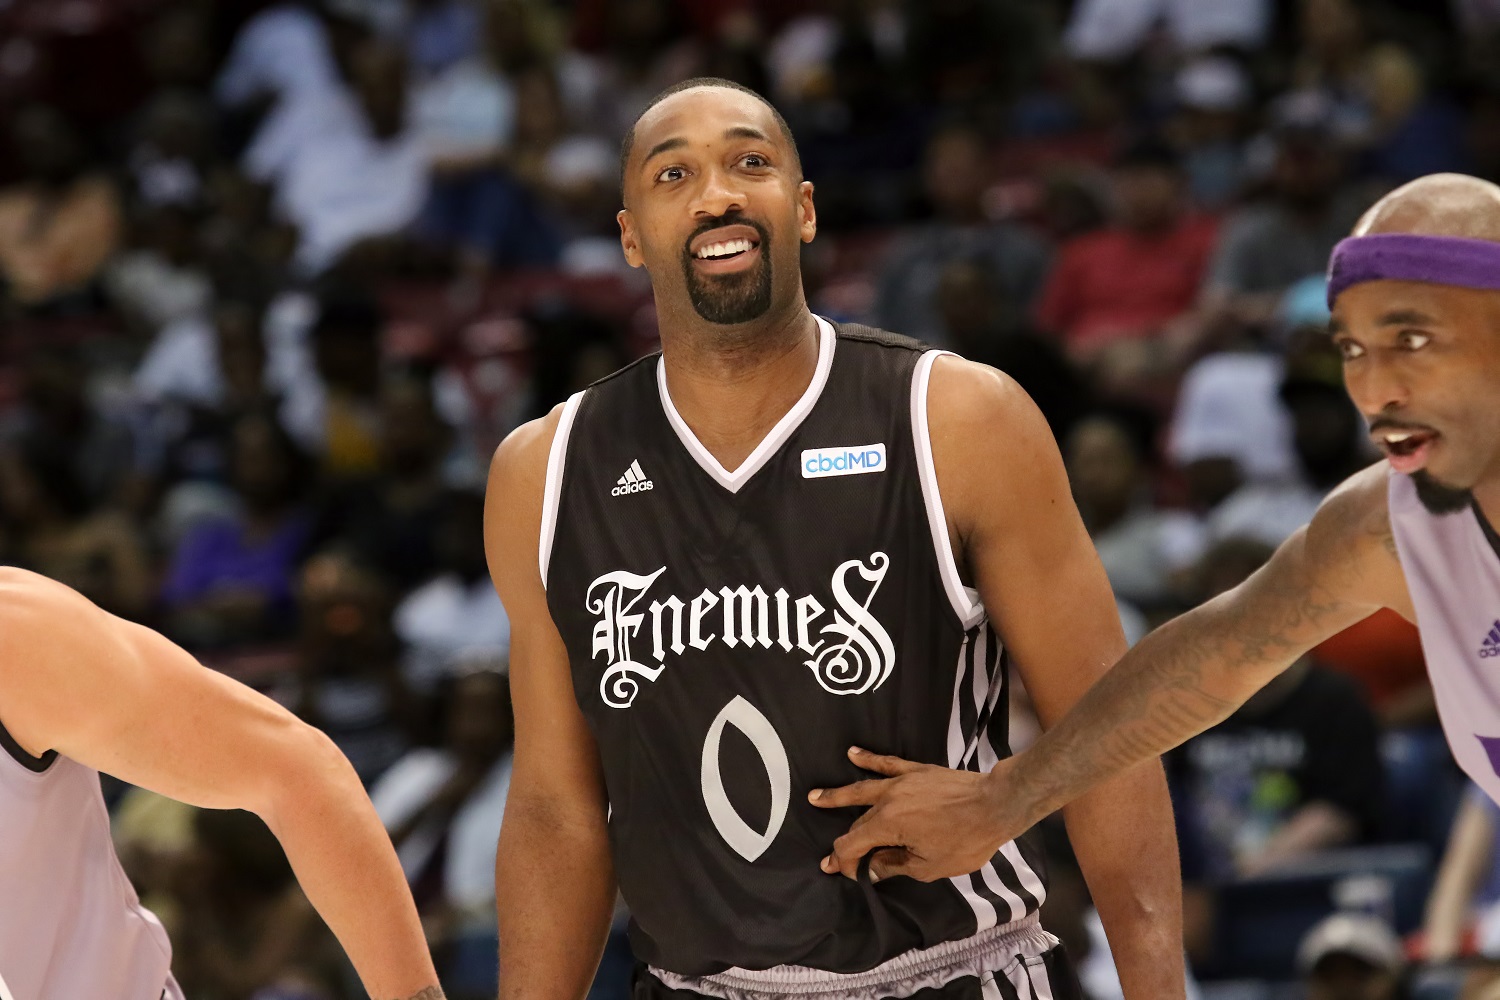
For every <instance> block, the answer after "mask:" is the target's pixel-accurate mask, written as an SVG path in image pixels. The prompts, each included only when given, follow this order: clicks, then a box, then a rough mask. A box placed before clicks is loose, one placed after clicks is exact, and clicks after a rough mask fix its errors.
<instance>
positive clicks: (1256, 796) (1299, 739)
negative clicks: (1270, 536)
mask: <svg viewBox="0 0 1500 1000" xmlns="http://www.w3.org/2000/svg"><path fill="white" fill-rule="evenodd" d="M1271 552H1272V549H1271V548H1270V547H1269V546H1266V545H1263V544H1261V543H1259V542H1254V541H1245V540H1239V539H1229V540H1227V541H1224V542H1220V543H1219V544H1217V545H1215V546H1214V547H1213V548H1211V549H1210V550H1209V551H1208V553H1207V554H1206V555H1205V556H1204V558H1203V560H1202V562H1201V564H1200V566H1199V570H1198V577H1199V579H1198V592H1197V593H1196V595H1195V597H1196V598H1197V599H1198V600H1199V601H1206V600H1209V599H1211V598H1213V597H1214V596H1216V595H1218V594H1220V593H1223V592H1224V591H1226V590H1229V589H1230V588H1232V587H1234V586H1237V585H1238V584H1239V583H1241V582H1242V581H1243V580H1245V579H1246V578H1247V577H1248V576H1250V574H1251V573H1253V572H1254V571H1255V570H1257V569H1259V568H1260V566H1261V565H1262V564H1264V562H1265V560H1266V559H1268V558H1269V557H1270V555H1271ZM1166 763H1167V774H1168V778H1169V780H1170V781H1171V783H1172V785H1173V801H1174V803H1176V804H1177V818H1178V829H1179V839H1180V840H1181V842H1182V845H1183V849H1182V854H1183V880H1184V886H1185V890H1184V893H1185V894H1184V909H1185V912H1186V913H1187V914H1189V918H1188V919H1187V920H1186V921H1185V924H1186V927H1185V931H1184V933H1185V934H1186V936H1187V939H1188V941H1189V952H1190V953H1192V954H1194V956H1195V958H1199V959H1202V958H1204V957H1205V955H1206V953H1207V952H1208V951H1209V949H1210V948H1211V946H1210V944H1209V942H1210V941H1211V940H1212V926H1213V921H1214V898H1215V897H1214V886H1215V885H1217V884H1221V883H1223V882H1226V881H1232V880H1234V879H1237V878H1243V877H1253V876H1256V875H1263V874H1266V873H1269V872H1274V871H1275V870H1276V869H1277V868H1278V867H1280V866H1282V865H1285V864H1287V863H1289V862H1293V861H1296V860H1299V859H1302V858H1306V857H1307V856H1308V855H1310V854H1312V853H1313V852H1316V851H1319V850H1324V849H1327V848H1333V847H1341V846H1344V845H1348V844H1357V843H1360V842H1362V841H1365V840H1367V839H1368V838H1370V837H1371V836H1373V835H1374V833H1375V832H1376V830H1377V825H1378V823H1379V821H1380V814H1381V802H1382V774H1381V763H1380V755H1379V749H1378V745H1377V728H1376V725H1375V719H1374V716H1373V715H1372V714H1371V712H1370V709H1369V706H1368V705H1366V704H1365V702H1364V700H1363V698H1362V697H1361V696H1360V693H1359V690H1358V688H1357V687H1356V686H1355V685H1354V683H1353V682H1352V681H1350V680H1348V679H1347V678H1345V677H1343V676H1341V675H1339V674H1335V673H1332V672H1330V671H1326V670H1323V669H1322V668H1320V667H1317V666H1314V665H1313V664H1312V663H1311V661H1310V660H1308V659H1306V658H1304V659H1302V660H1300V661H1299V662H1298V663H1296V664H1295V665H1293V666H1292V667H1291V668H1289V669H1288V670H1287V671H1285V672H1284V673H1282V674H1281V675H1279V676H1278V677H1277V678H1276V679H1275V680H1274V681H1272V682H1271V683H1270V684H1268V685H1266V687H1265V688H1264V690H1262V691H1260V692H1259V693H1258V694H1256V696H1255V697H1254V698H1252V699H1251V700H1250V701H1248V702H1246V703H1245V705H1244V706H1243V707H1242V708H1240V709H1239V710H1238V711H1236V712H1235V713H1234V714H1233V715H1231V716H1230V717H1229V718H1228V719H1226V720H1224V722H1222V723H1220V724H1219V725H1218V726H1216V727H1214V728H1213V729H1210V730H1208V731H1207V732H1205V733H1203V734H1202V735H1201V736H1197V737H1195V738H1193V739H1192V740H1189V741H1188V742H1187V743H1185V744H1184V745H1183V746H1181V747H1179V748H1178V749H1177V750H1174V751H1172V753H1170V754H1169V755H1168V756H1167V759H1166Z"/></svg>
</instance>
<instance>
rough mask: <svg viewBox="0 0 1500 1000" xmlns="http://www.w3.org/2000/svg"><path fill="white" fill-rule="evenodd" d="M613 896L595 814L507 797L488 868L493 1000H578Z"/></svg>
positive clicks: (600, 945)
mask: <svg viewBox="0 0 1500 1000" xmlns="http://www.w3.org/2000/svg"><path fill="white" fill-rule="evenodd" d="M615 891H616V890H615V876H614V862H613V859H612V857H611V855H610V850H609V837H608V832H607V830H606V828H605V823H604V816H603V815H602V813H601V814H600V815H598V816H593V815H591V814H585V815H582V816H580V815H578V814H577V813H576V812H573V811H570V810H566V809H560V808H558V807H557V806H556V804H553V803H548V802H547V801H545V799H542V798H536V799H534V798H529V797H525V796H521V797H518V796H517V795H516V794H515V793H514V791H513V793H512V796H511V800H510V802H508V803H507V805H506V812H505V825H504V828H503V829H502V831H501V834H500V846H499V850H498V853H497V857H496V861H495V900H496V906H497V909H498V917H499V925H500V1000H568V998H573V1000H581V998H582V997H584V996H585V995H586V994H587V993H588V991H589V987H590V986H591V985H592V983H593V981H594V975H595V973H596V971H597V970H598V967H599V957H600V955H601V954H603V952H604V942H605V939H606V938H607V937H608V936H609V924H610V919H611V917H612V916H613V914H614V905H615Z"/></svg>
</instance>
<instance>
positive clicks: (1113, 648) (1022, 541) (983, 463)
mask: <svg viewBox="0 0 1500 1000" xmlns="http://www.w3.org/2000/svg"><path fill="white" fill-rule="evenodd" d="M928 410H929V420H930V428H931V438H932V446H933V457H934V462H935V465H936V469H937V474H938V480H939V487H940V492H941V494H942V497H943V503H944V513H945V515H946V518H947V521H948V529H949V534H950V541H951V544H952V546H953V549H954V551H955V553H956V554H959V555H960V557H961V566H962V569H963V572H964V573H965V575H966V577H967V579H968V580H969V581H970V582H972V584H973V585H975V586H977V588H978V590H979V592H980V596H981V598H982V600H983V602H984V606H985V608H986V609H987V611H988V613H989V615H990V618H991V620H992V621H993V622H994V624H995V626H996V630H997V632H998V634H999V635H1000V636H1001V637H1002V639H1003V640H1004V642H1005V644H1006V648H1007V649H1008V650H1009V651H1010V654H1011V656H1012V657H1013V659H1014V662H1015V664H1016V666H1017V669H1018V671H1019V672H1020V674H1021V677H1022V680H1023V681H1024V683H1025V684H1026V689H1027V691H1028V693H1029V694H1030V695H1031V698H1032V701H1033V703H1034V704H1035V706H1036V709H1037V712H1038V715H1039V717H1040V720H1041V722H1042V724H1043V726H1044V727H1045V726H1051V725H1053V724H1055V723H1056V722H1057V721H1058V720H1059V719H1061V718H1062V717H1063V716H1064V714H1065V713H1066V712H1067V710H1068V709H1069V708H1071V707H1072V705H1073V704H1074V703H1075V702H1077V701H1078V699H1079V698H1080V697H1081V696H1082V695H1083V693H1084V692H1085V691H1086V690H1087V689H1088V687H1089V686H1090V685H1091V684H1092V683H1094V681H1096V680H1097V679H1098V678H1099V677H1100V676H1101V675H1102V674H1103V673H1104V671H1105V670H1106V669H1107V668H1108V667H1109V665H1110V664H1112V663H1114V662H1115V661H1116V660H1117V659H1118V658H1119V657H1120V655H1121V653H1122V652H1123V651H1124V649H1125V639H1124V635H1123V633H1122V630H1121V627H1120V622H1119V616H1118V612H1117V611H1116V607H1115V601H1114V597H1113V595H1112V593H1111V591H1110V588H1109V581H1108V579H1107V577H1106V576H1105V574H1104V569H1103V567H1102V566H1101V565H1100V563H1099V558H1098V556H1097V555H1096V554H1095V552H1094V548H1093V545H1092V543H1091V542H1090V541H1089V537H1088V533H1087V531H1086V530H1085V528H1084V526H1083V522H1082V520H1081V518H1080V517H1079V515H1078V512H1077V509H1076V507H1075V505H1074V503H1073V499H1072V496H1071V493H1070V490H1069V486H1068V481H1067V476H1066V473H1065V472H1064V469H1063V464H1062V459H1061V456H1060V455H1059V454H1058V450H1057V446H1056V444H1055V442H1054V440H1053V437H1052V433H1051V431H1050V430H1049V429H1048V427H1047V424H1046V422H1045V421H1044V420H1043V419H1042V416H1041V414H1040V413H1039V412H1038V411H1037V409H1036V407H1035V405H1034V404H1033V403H1032V402H1031V400H1030V399H1029V398H1028V397H1027V396H1026V395H1025V393H1024V392H1023V391H1021V390H1020V388H1019V387H1018V386H1016V385H1015V383H1014V382H1012V381H1011V380H1010V379H1009V378H1008V377H1006V376H1004V375H1001V374H1000V373H998V372H995V371H994V370H992V369H989V368H986V367H984V366H981V365H977V364H974V363H971V362H967V361H962V360H960V359H957V358H947V357H945V358H941V359H939V361H938V362H937V363H936V365H935V366H934V369H933V375H932V385H931V388H930V393H929V403H928ZM856 763H860V764H861V765H862V766H869V767H870V769H872V770H876V771H885V770H888V769H889V768H888V767H887V763H886V762H883V761H876V760H873V759H866V760H861V759H860V758H859V757H858V756H856ZM900 766H902V765H898V766H897V767H898V768H899V767H900ZM855 787H857V788H858V787H860V786H855ZM988 788H989V784H988V780H987V776H986V775H983V774H977V773H970V772H962V771H950V770H948V769H945V768H923V769H921V770H920V771H918V772H916V773H914V774H910V775H908V776H907V777H905V778H897V779H895V780H889V781H872V782H866V783H863V788H862V789H861V791H862V792H864V793H865V796H864V797H863V799H862V800H865V801H869V802H871V803H872V808H871V809H870V810H869V811H868V812H867V813H865V814H864V817H862V818H861V820H859V821H858V822H857V823H856V829H855V831H854V832H853V833H851V835H850V838H846V839H854V838H858V836H859V833H860V831H861V830H863V829H864V828H866V827H869V826H874V825H877V824H878V825H879V827H882V828H884V829H885V831H886V832H887V833H894V832H895V831H897V830H899V831H900V833H901V834H902V835H903V836H908V835H909V831H908V830H907V829H906V823H907V822H908V819H909V818H914V816H915V815H916V814H917V813H920V814H922V815H924V816H932V817H941V819H939V820H938V822H940V823H942V824H943V825H944V826H945V827H946V828H947V829H948V830H949V831H951V832H952V833H953V834H955V835H957V836H958V837H963V838H966V839H967V840H968V841H969V844H968V845H966V846H965V847H964V848H962V860H961V861H956V862H955V864H954V866H953V869H952V871H949V870H946V868H945V869H943V870H939V869H938V868H935V867H934V863H937V864H939V865H941V864H942V860H941V859H940V858H938V857H934V856H933V855H931V854H930V853H929V852H928V850H927V849H926V847H925V846H922V845H918V846H915V847H909V848H908V850H907V851H905V852H901V851H880V852H878V853H877V854H876V855H875V862H874V865H875V870H876V871H879V872H883V873H884V874H887V875H889V874H907V875H913V876H915V877H918V878H922V879H931V878H936V877H940V876H944V875H949V874H955V873H958V872H960V871H961V872H968V871H973V870H975V869H977V868H978V867H979V866H980V865H981V864H983V862H984V860H985V859H986V858H987V857H988V856H989V855H990V854H991V853H993V852H994V850H995V849H996V847H997V846H999V845H1000V844H1001V843H1003V842H1004V840H1008V839H1010V838H1009V837H1006V838H1003V839H997V838H994V837H991V836H988V835H978V836H976V834H975V831H978V830H984V829H985V826H984V825H983V823H982V822H979V820H981V819H982V814H983V812H984V811H986V810H987V809H988V808H989V807H988V805H987V804H986V802H987V791H988ZM829 794H830V797H831V798H832V799H833V801H834V802H835V803H838V802H842V801H843V793H842V792H837V791H836V792H832V793H829ZM934 796H936V799H934ZM907 810H914V811H915V812H914V813H912V814H911V815H910V816H908V815H906V814H905V813H906V811H907ZM976 813H978V814H980V815H977V816H976ZM1065 816H1066V820H1067V826H1068V831H1069V836H1070V838H1071V840H1072V841H1073V844H1074V847H1075V850H1076V851H1077V853H1078V857H1079V861H1080V863H1081V865H1082V867H1083V871H1084V874H1085V876H1086V878H1087V879H1088V882H1089V886H1090V889H1091V890H1092V892H1093V895H1094V897H1095V901H1096V903H1097V905H1098V908H1099V911H1100V914H1101V917H1102V918H1103V921H1104V925H1105V928H1106V931H1107V933H1108V934H1109V936H1110V939H1111V943H1112V946H1113V950H1114V952H1115V954H1116V956H1117V961H1118V965H1119V970H1120V974H1121V981H1122V984H1123V985H1124V987H1125V990H1126V995H1127V996H1129V997H1166V996H1181V995H1182V993H1183V989H1184V987H1183V967H1182V964H1181V963H1173V962H1162V961H1160V956H1161V955H1163V954H1172V953H1174V952H1176V951H1178V950H1179V949H1180V947H1181V934H1182V916H1181V878H1180V875H1179V871H1178V866H1177V845H1176V840H1175V834H1174V831H1173V825H1172V813H1171V806H1170V802H1169V799H1168V795H1167V789H1166V781H1165V778H1164V776H1163V774H1162V771H1161V767H1160V765H1159V764H1158V763H1157V762H1155V761H1150V762H1148V763H1144V764H1142V765H1140V766H1137V767H1134V768H1132V769H1130V770H1129V771H1127V772H1125V773H1123V774H1121V775H1120V776H1118V777H1117V778H1115V779H1114V780H1113V781H1111V782H1109V783H1107V784H1105V785H1103V786H1101V787H1100V788H1098V789H1096V790H1095V791H1094V792H1092V793H1091V794H1089V795H1086V796H1084V797H1083V798H1081V799H1080V800H1079V801H1078V802H1076V803H1074V804H1073V805H1072V806H1071V807H1070V808H1069V809H1068V810H1067V811H1066V813H1065ZM965 817H974V819H975V822H970V821H968V820H966V819H965ZM1013 832H1014V833H1020V832H1021V831H1019V830H1017V831H1013ZM907 843H910V840H908V839H901V838H900V837H897V838H888V837H882V838H881V839H878V840H876V841H872V842H868V846H866V842H857V843H856V845H855V847H854V849H853V850H850V849H848V846H847V845H846V843H845V841H843V840H841V841H840V842H839V843H838V844H837V845H836V847H835V851H834V855H833V858H832V859H831V861H832V863H835V864H837V865H838V866H839V867H840V868H842V869H843V870H844V871H845V873H846V874H852V873H854V871H855V870H856V868H857V866H858V863H859V859H860V857H862V856H863V854H864V853H866V851H867V850H868V849H869V848H870V847H876V846H879V845H882V844H907Z"/></svg>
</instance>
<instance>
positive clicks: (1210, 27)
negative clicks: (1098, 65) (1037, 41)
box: [1064, 0, 1275, 61]
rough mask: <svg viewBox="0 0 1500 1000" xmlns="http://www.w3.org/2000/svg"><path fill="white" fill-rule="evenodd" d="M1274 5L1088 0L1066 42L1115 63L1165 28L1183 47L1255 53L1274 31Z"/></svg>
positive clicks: (1247, 0)
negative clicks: (1231, 49)
mask: <svg viewBox="0 0 1500 1000" xmlns="http://www.w3.org/2000/svg"><path fill="white" fill-rule="evenodd" d="M1274 8H1275V5H1274V4H1272V3H1270V2H1268V0H1205V2H1200V3H1168V2H1165V0H1084V2H1082V3H1079V4H1076V5H1074V7H1073V13H1072V17H1071V18H1070V19H1069V22H1068V25H1067V28H1066V31H1065V34H1064V42H1065V44H1066V46H1067V49H1068V52H1069V53H1070V54H1072V55H1073V56H1075V57H1076V58H1078V59H1083V60H1104V61H1114V60H1119V59H1124V58H1126V57H1128V56H1130V55H1132V54H1133V53H1134V52H1135V51H1136V50H1137V49H1138V48H1140V47H1141V46H1142V45H1144V44H1145V43H1146V42H1147V41H1148V40H1150V39H1151V38H1152V37H1153V32H1154V31H1156V30H1157V29H1158V27H1159V26H1160V27H1164V28H1165V32H1164V33H1165V34H1166V36H1167V38H1168V39H1169V40H1170V42H1171V44H1173V45H1174V46H1175V47H1176V48H1177V49H1178V50H1179V51H1184V52H1195V51H1196V52H1201V51H1204V50H1207V49H1212V48H1214V47H1216V46H1224V47H1231V48H1238V49H1244V50H1249V51H1254V50H1255V49H1258V48H1260V46H1261V45H1263V44H1264V43H1265V42H1266V40H1267V38H1268V37H1269V35H1270V33H1271V25H1272V22H1273V14H1274ZM1161 22H1165V25H1162V24H1161Z"/></svg>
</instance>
